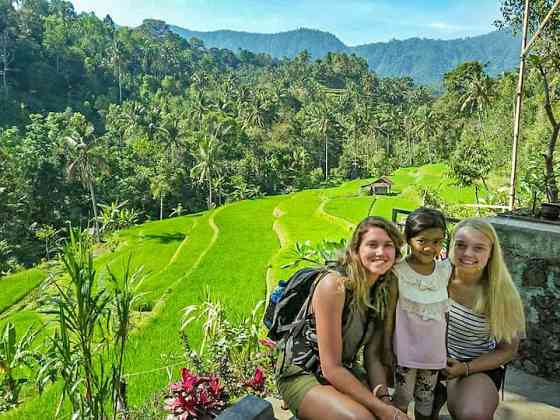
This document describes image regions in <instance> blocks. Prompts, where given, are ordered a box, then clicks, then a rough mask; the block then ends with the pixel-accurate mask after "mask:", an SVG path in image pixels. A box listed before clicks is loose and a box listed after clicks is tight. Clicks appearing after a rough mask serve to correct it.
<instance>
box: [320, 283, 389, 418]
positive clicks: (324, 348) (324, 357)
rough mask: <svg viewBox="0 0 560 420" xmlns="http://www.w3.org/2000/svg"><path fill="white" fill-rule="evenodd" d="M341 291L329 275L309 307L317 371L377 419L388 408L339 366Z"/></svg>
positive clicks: (342, 291)
mask: <svg viewBox="0 0 560 420" xmlns="http://www.w3.org/2000/svg"><path fill="white" fill-rule="evenodd" d="M344 298H345V290H344V285H343V283H342V279H341V278H340V277H338V276H337V275H335V274H329V275H328V276H327V277H325V278H324V279H322V280H321V282H320V283H319V285H318V286H317V288H316V289H315V293H314V294H313V300H312V307H313V311H314V313H315V320H316V324H317V341H318V344H319V355H320V357H319V359H320V361H321V370H322V371H323V375H324V377H325V379H327V381H329V383H330V384H331V385H332V386H333V387H334V388H336V389H337V390H338V391H340V392H342V393H344V394H346V395H349V396H350V397H351V398H352V399H354V400H355V401H357V402H359V403H360V404H362V405H363V406H364V407H366V408H368V409H369V410H370V411H371V412H372V413H373V414H376V415H378V416H379V415H381V414H382V413H383V412H384V411H386V410H387V409H388V408H390V407H389V406H387V405H386V404H384V403H383V402H382V401H381V400H379V398H377V397H375V396H374V395H373V393H372V392H371V391H370V390H369V389H368V388H367V387H366V386H365V385H364V384H362V383H361V382H360V381H359V380H358V379H357V378H356V377H355V376H354V375H353V374H352V373H351V372H350V371H349V370H348V369H346V368H345V367H344V366H343V365H342V309H343V306H344Z"/></svg>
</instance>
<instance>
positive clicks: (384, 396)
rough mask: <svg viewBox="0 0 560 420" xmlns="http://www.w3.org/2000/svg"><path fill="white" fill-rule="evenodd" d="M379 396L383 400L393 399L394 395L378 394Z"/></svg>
mask: <svg viewBox="0 0 560 420" xmlns="http://www.w3.org/2000/svg"><path fill="white" fill-rule="evenodd" d="M377 398H379V399H380V400H382V399H383V398H389V401H393V397H391V396H390V395H389V394H382V395H377Z"/></svg>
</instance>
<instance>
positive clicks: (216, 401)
mask: <svg viewBox="0 0 560 420" xmlns="http://www.w3.org/2000/svg"><path fill="white" fill-rule="evenodd" d="M170 390H171V395H170V396H169V398H168V399H167V401H166V408H167V410H169V411H170V412H171V413H172V414H173V415H174V416H178V417H179V418H181V419H185V420H189V419H198V418H201V417H203V416H216V415H217V414H218V413H219V412H220V411H222V410H223V409H224V408H225V407H226V403H227V397H226V394H225V392H224V388H223V387H222V385H221V384H220V380H219V378H218V377H217V376H215V375H210V376H198V375H196V374H194V373H192V372H191V371H190V370H188V369H186V368H182V369H181V380H180V381H179V382H176V383H174V384H171V386H170Z"/></svg>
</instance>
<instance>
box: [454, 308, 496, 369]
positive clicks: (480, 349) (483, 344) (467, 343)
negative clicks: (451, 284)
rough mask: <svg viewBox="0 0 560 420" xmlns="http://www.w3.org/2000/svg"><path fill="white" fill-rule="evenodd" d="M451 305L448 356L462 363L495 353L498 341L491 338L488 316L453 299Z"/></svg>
mask: <svg viewBox="0 0 560 420" xmlns="http://www.w3.org/2000/svg"><path fill="white" fill-rule="evenodd" d="M449 303H450V305H449V321H448V326H447V354H448V356H449V357H450V358H452V359H455V360H459V361H461V362H467V361H470V360H473V359H476V358H477V357H479V356H480V355H482V354H484V353H488V352H491V351H493V350H494V349H495V348H496V340H494V338H493V337H491V336H490V328H489V326H488V319H487V318H486V316H484V315H481V314H478V313H476V312H474V311H473V310H472V309H471V308H468V307H466V306H463V305H461V304H460V303H457V302H455V301H453V300H451V299H450V300H449Z"/></svg>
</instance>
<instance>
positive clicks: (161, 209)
mask: <svg viewBox="0 0 560 420" xmlns="http://www.w3.org/2000/svg"><path fill="white" fill-rule="evenodd" d="M159 220H163V191H162V192H161V193H160V195H159Z"/></svg>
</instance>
